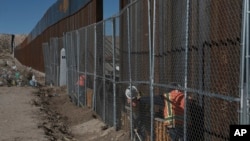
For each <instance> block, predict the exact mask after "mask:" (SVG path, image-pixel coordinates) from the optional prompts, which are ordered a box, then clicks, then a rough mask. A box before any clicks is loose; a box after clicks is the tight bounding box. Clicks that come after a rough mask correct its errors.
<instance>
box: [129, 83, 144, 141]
mask: <svg viewBox="0 0 250 141" xmlns="http://www.w3.org/2000/svg"><path fill="white" fill-rule="evenodd" d="M139 93H140V92H139V91H138V90H137V88H136V87H135V86H132V87H130V86H129V87H128V88H127V89H126V90H125V95H126V97H127V104H128V105H129V106H130V105H132V107H131V108H132V111H133V112H132V124H133V127H132V129H133V132H134V138H135V140H138V141H143V140H144V139H145V136H146V135H145V134H146V133H145V132H146V131H145V125H144V124H143V123H142V117H141V116H142V114H141V112H142V108H141V107H142V105H141V104H140V98H141V96H140V94H139Z"/></svg>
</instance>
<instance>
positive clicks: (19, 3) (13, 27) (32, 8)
mask: <svg viewBox="0 0 250 141" xmlns="http://www.w3.org/2000/svg"><path fill="white" fill-rule="evenodd" d="M56 1H57V0H0V34H29V33H30V32H31V31H32V29H33V28H34V27H35V25H36V24H37V22H38V21H39V20H40V19H41V18H42V16H43V15H44V14H45V12H46V11H47V9H48V8H49V7H50V6H51V5H53V4H54V3H55V2H56ZM103 6H104V19H106V18H108V17H111V16H113V15H115V14H117V13H118V11H119V0H103Z"/></svg>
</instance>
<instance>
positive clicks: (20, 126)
mask: <svg viewBox="0 0 250 141" xmlns="http://www.w3.org/2000/svg"><path fill="white" fill-rule="evenodd" d="M34 91H35V89H33V88H31V87H0V140H1V141H46V140H47V139H46V138H45V135H44V131H43V129H40V128H38V127H37V125H38V123H39V117H38V115H39V108H38V107H35V106H32V105H31V99H32V98H33V97H34V94H33V92H34Z"/></svg>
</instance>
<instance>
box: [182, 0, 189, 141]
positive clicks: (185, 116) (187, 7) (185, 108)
mask: <svg viewBox="0 0 250 141" xmlns="http://www.w3.org/2000/svg"><path fill="white" fill-rule="evenodd" d="M185 28H186V33H185V34H186V37H185V40H186V41H185V78H184V88H185V90H184V128H183V129H184V141H186V136H187V124H186V123H187V76H188V40H189V35H188V33H189V0H187V3H186V27H185Z"/></svg>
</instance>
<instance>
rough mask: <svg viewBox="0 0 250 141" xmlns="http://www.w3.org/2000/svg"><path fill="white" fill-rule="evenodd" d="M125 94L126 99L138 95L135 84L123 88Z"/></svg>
mask: <svg viewBox="0 0 250 141" xmlns="http://www.w3.org/2000/svg"><path fill="white" fill-rule="evenodd" d="M125 95H126V97H127V98H128V99H134V98H136V97H137V96H138V90H137V88H136V87H135V86H132V89H130V86H129V87H128V88H127V89H126V90H125Z"/></svg>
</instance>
